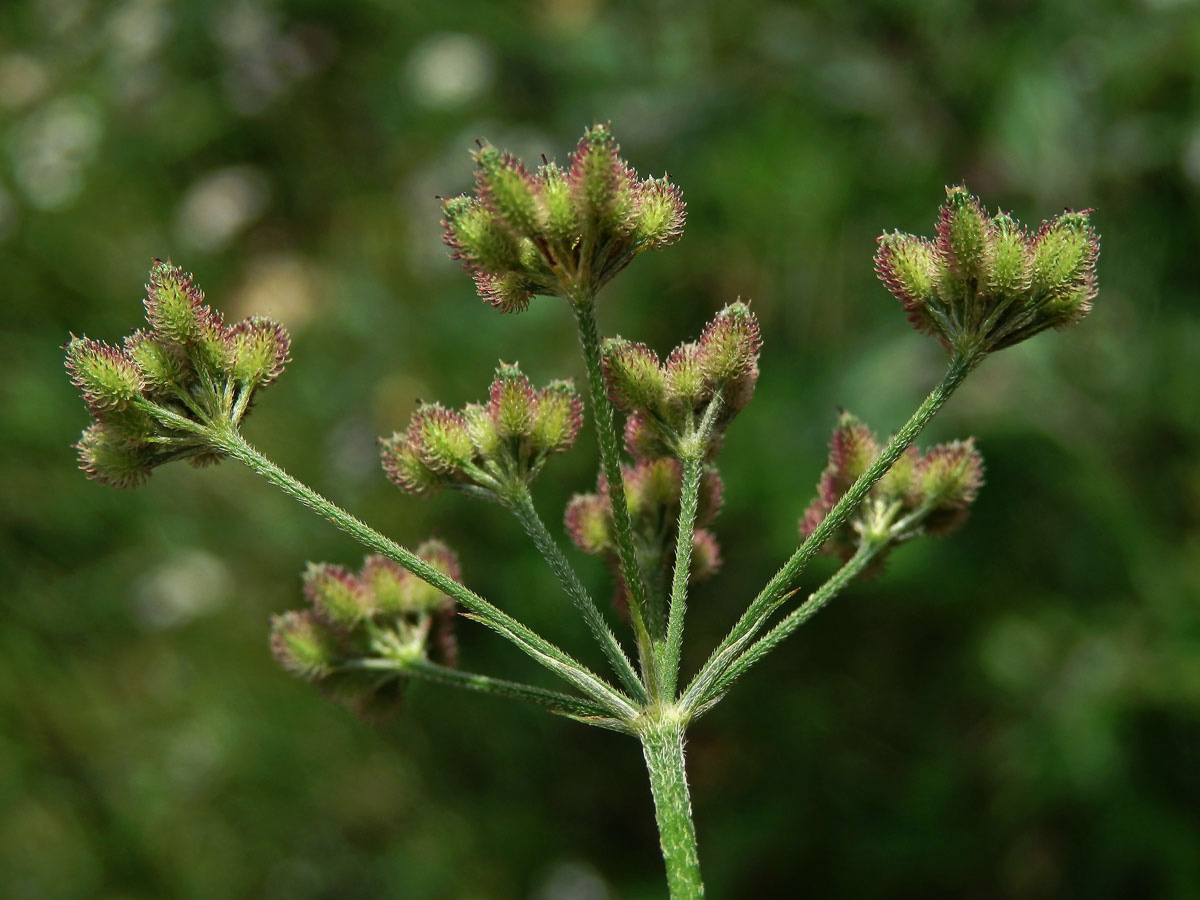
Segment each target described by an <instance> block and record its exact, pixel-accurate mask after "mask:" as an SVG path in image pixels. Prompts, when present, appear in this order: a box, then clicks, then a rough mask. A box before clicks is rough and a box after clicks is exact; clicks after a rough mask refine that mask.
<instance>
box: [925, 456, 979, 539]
mask: <svg viewBox="0 0 1200 900" xmlns="http://www.w3.org/2000/svg"><path fill="white" fill-rule="evenodd" d="M917 481H918V485H919V488H920V492H921V502H922V504H930V505H932V510H931V512H930V513H929V515H928V517H927V518H926V519H925V530H926V532H928V533H929V534H938V535H944V534H948V533H949V532H950V531H953V530H954V529H955V528H957V527H958V526H959V525H961V524H962V522H963V520H965V519H966V513H967V508H968V507H969V506H970V505H971V503H972V502H974V500H975V498H976V497H977V496H978V494H979V488H980V487H981V486H982V485H983V457H982V456H981V455H980V453H979V451H978V450H977V449H976V447H975V442H974V441H973V440H971V439H970V438H968V439H967V440H965V441H952V442H950V443H948V444H939V445H938V446H936V447H933V448H931V449H930V450H929V451H928V452H927V453H926V454H925V456H924V458H923V459H922V460H921V464H920V467H919V469H918V471H917Z"/></svg>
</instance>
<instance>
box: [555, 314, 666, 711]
mask: <svg viewBox="0 0 1200 900" xmlns="http://www.w3.org/2000/svg"><path fill="white" fill-rule="evenodd" d="M571 308H572V309H573V310H574V312H575V320H576V322H577V323H578V325H579V344H580V346H581V347H582V348H583V361H584V364H585V366H586V368H587V377H588V388H589V390H590V392H591V395H592V418H593V419H594V420H595V423H596V436H597V439H598V440H599V443H600V465H601V468H602V470H603V472H604V477H605V479H606V480H607V481H608V497H609V501H610V503H611V505H612V516H613V529H614V531H615V532H616V535H615V537H616V541H617V557H618V559H619V561H620V564H621V576H622V577H623V578H624V580H625V589H626V590H627V591H628V592H629V619H630V621H631V622H632V624H633V633H634V636H635V637H636V638H637V645H638V657H639V662H640V663H641V667H642V681H643V682H644V683H645V685H646V689H647V691H648V692H649V694H650V696H651V698H653V699H657V697H658V693H659V689H660V687H661V682H660V680H659V675H658V659H657V657H656V655H655V652H654V642H653V640H652V639H651V637H650V631H649V629H648V628H647V626H646V585H645V582H644V581H643V580H642V572H641V566H640V565H638V555H637V548H636V547H635V546H634V543H633V527H632V525H631V524H630V521H629V510H628V508H627V507H626V506H625V481H624V479H623V478H622V477H621V456H620V452H621V451H620V446H621V445H620V438H619V437H618V435H617V426H616V421H615V419H614V414H613V408H612V403H611V402H610V401H609V399H608V389H607V387H606V385H605V383H604V366H603V364H602V363H601V354H600V334H599V332H598V331H597V329H596V309H595V302H594V299H593V298H592V297H582V298H572V303H571Z"/></svg>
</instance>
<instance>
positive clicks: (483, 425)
mask: <svg viewBox="0 0 1200 900" xmlns="http://www.w3.org/2000/svg"><path fill="white" fill-rule="evenodd" d="M462 416H463V421H464V422H466V423H467V434H468V435H469V436H470V438H471V443H472V444H473V445H474V447H475V452H476V453H477V454H478V455H479V456H482V457H483V458H484V459H491V458H492V457H494V456H495V455H496V454H497V453H499V452H500V433H499V432H498V431H497V430H496V422H495V420H494V419H493V418H492V414H491V413H490V412H489V411H488V408H487V407H486V406H484V405H483V404H481V403H468V404H467V405H466V406H465V407H463V411H462Z"/></svg>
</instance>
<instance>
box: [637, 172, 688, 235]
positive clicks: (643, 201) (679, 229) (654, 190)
mask: <svg viewBox="0 0 1200 900" xmlns="http://www.w3.org/2000/svg"><path fill="white" fill-rule="evenodd" d="M685 206H686V204H685V203H684V202H683V195H682V194H681V193H680V191H679V187H678V186H677V185H674V184H671V183H670V182H669V181H667V179H666V178H647V179H646V180H645V181H643V182H641V183H640V184H638V186H637V193H636V200H635V204H634V213H633V234H634V240H635V241H636V242H637V243H638V244H639V246H640V247H642V248H645V249H648V250H658V249H661V248H662V247H669V246H670V245H671V244H674V243H675V242H676V241H678V240H679V238H680V236H682V234H683V222H684V218H685V213H684V208H685Z"/></svg>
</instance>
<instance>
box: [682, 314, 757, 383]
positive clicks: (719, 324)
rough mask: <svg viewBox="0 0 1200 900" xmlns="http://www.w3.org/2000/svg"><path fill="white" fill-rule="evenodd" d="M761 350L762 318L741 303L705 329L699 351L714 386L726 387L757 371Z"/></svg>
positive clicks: (714, 319) (705, 372)
mask: <svg viewBox="0 0 1200 900" xmlns="http://www.w3.org/2000/svg"><path fill="white" fill-rule="evenodd" d="M761 347H762V337H761V336H760V334H759V330H758V319H757V317H756V316H755V315H754V313H752V312H751V311H750V307H749V306H748V305H747V304H745V303H743V302H741V301H740V300H739V301H738V302H736V303H730V304H729V305H728V306H726V307H725V308H724V309H722V310H721V311H720V312H719V313H717V315H716V316H715V317H714V318H713V320H712V321H711V322H709V323H708V325H707V326H705V329H704V333H703V334H702V335H701V336H700V342H699V349H698V351H697V352H698V358H699V363H698V364H699V366H700V369H701V371H702V372H703V373H704V377H705V378H706V379H708V381H709V382H710V383H712V384H714V385H715V384H724V383H726V382H728V381H732V380H734V379H736V378H739V377H741V376H743V375H745V374H746V373H748V372H749V371H750V370H751V369H753V368H755V366H756V364H757V361H758V351H759V349H760V348H761Z"/></svg>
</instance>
